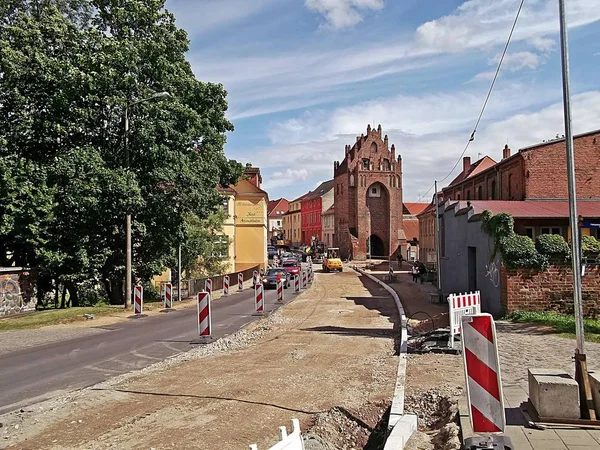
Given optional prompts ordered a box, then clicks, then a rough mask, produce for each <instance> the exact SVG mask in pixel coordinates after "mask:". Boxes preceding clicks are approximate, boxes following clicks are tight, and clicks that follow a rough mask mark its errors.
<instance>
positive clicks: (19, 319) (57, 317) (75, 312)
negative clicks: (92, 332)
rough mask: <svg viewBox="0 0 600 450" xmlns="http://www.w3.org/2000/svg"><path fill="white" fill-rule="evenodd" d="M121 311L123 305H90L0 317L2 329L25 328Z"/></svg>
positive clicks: (0, 327) (68, 321)
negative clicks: (87, 315)
mask: <svg viewBox="0 0 600 450" xmlns="http://www.w3.org/2000/svg"><path fill="white" fill-rule="evenodd" d="M120 311H123V307H122V306H89V307H80V308H66V309H48V310H45V311H36V312H31V313H25V314H23V315H18V316H14V317H10V316H8V317H4V318H2V319H0V331H7V330H25V329H30V328H40V327H45V326H48V325H57V324H63V323H71V322H77V321H81V320H86V319H85V318H84V317H83V315H84V314H94V315H95V316H102V315H107V314H110V313H114V312H120Z"/></svg>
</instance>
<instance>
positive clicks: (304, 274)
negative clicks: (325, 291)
mask: <svg viewBox="0 0 600 450" xmlns="http://www.w3.org/2000/svg"><path fill="white" fill-rule="evenodd" d="M306 284H307V281H306V270H303V271H302V289H306Z"/></svg>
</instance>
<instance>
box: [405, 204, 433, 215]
mask: <svg viewBox="0 0 600 450" xmlns="http://www.w3.org/2000/svg"><path fill="white" fill-rule="evenodd" d="M428 206H429V203H404V210H405V211H404V214H411V215H413V216H416V215H417V214H421V213H422V212H423V211H425V209H426V208H427V207H428Z"/></svg>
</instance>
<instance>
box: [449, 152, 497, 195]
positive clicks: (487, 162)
mask: <svg viewBox="0 0 600 450" xmlns="http://www.w3.org/2000/svg"><path fill="white" fill-rule="evenodd" d="M496 164H497V163H496V161H494V160H493V159H492V158H490V157H489V156H487V155H486V156H484V157H483V158H481V159H479V160H477V161H475V162H474V163H473V164H471V165H470V166H469V168H468V169H467V170H466V172H465V171H463V172H461V173H459V174H458V176H457V177H456V178H455V179H454V180H452V182H451V183H450V184H449V185H448V187H450V186H454V185H455V184H458V183H460V182H461V181H464V180H466V179H467V178H471V177H473V176H475V175H477V174H478V173H481V172H483V171H484V170H486V169H489V168H490V167H493V166H495V165H496Z"/></svg>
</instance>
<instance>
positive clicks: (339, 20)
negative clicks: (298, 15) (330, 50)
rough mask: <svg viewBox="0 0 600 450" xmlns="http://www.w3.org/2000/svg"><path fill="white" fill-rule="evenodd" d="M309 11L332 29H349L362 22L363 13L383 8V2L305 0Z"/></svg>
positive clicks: (365, 0) (364, 0) (376, 0)
mask: <svg viewBox="0 0 600 450" xmlns="http://www.w3.org/2000/svg"><path fill="white" fill-rule="evenodd" d="M304 4H305V5H306V7H307V8H308V9H310V10H311V11H316V12H318V13H320V14H322V15H323V16H325V19H326V20H327V24H328V25H329V27H331V28H334V29H340V28H346V27H351V26H352V25H356V24H357V23H359V22H361V21H362V20H363V11H365V10H372V11H377V10H380V9H382V8H383V6H384V4H383V0H305V1H304Z"/></svg>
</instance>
